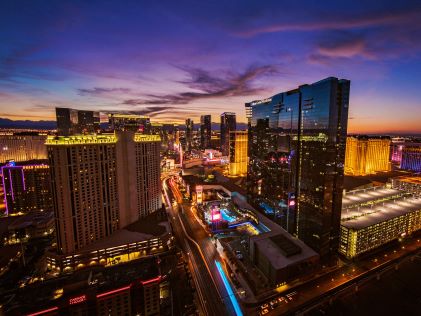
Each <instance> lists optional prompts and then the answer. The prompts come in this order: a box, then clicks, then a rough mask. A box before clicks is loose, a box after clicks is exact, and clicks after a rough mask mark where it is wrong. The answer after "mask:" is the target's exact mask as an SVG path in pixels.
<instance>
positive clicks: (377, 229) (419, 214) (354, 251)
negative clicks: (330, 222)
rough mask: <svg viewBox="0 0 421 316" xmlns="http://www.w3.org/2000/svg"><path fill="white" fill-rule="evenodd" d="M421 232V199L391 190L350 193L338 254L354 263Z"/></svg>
mask: <svg viewBox="0 0 421 316" xmlns="http://www.w3.org/2000/svg"><path fill="white" fill-rule="evenodd" d="M420 229H421V199H419V198H417V197H414V196H412V195H411V193H409V192H405V191H401V190H397V189H391V188H385V187H382V188H371V189H364V190H358V191H355V192H352V191H351V192H349V193H348V194H347V195H346V196H345V197H344V202H343V210H342V215H341V239H340V240H341V242H340V246H339V252H340V253H341V254H342V255H344V256H345V257H347V258H349V259H352V258H354V257H357V256H359V255H361V254H363V253H365V252H368V251H370V250H373V249H376V248H378V247H380V246H382V245H384V244H386V243H388V242H391V241H393V240H395V239H398V238H401V237H404V236H408V235H411V234H412V233H414V232H416V231H417V230H420Z"/></svg>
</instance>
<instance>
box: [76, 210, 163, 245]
mask: <svg viewBox="0 0 421 316" xmlns="http://www.w3.org/2000/svg"><path fill="white" fill-rule="evenodd" d="M169 232H170V227H169V223H168V221H167V219H166V218H163V217H162V216H160V213H159V211H157V212H154V213H152V214H149V215H148V216H146V217H145V218H142V219H139V220H138V221H136V222H134V223H132V224H130V225H128V226H126V227H125V228H123V229H120V230H117V231H116V232H114V233H113V234H111V235H110V236H108V237H105V238H102V239H100V240H97V241H96V242H94V243H92V244H90V245H88V246H86V247H84V248H83V249H81V250H80V251H78V252H87V251H94V250H97V249H105V248H111V247H118V246H121V245H126V244H130V243H135V242H139V241H144V240H148V239H151V238H154V237H159V236H162V235H164V234H167V233H169Z"/></svg>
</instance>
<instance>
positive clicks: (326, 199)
mask: <svg viewBox="0 0 421 316" xmlns="http://www.w3.org/2000/svg"><path fill="white" fill-rule="evenodd" d="M349 89H350V81H349V80H344V79H341V80H339V79H337V78H333V77H329V78H326V79H324V80H321V81H319V82H316V83H313V84H309V85H302V86H299V87H298V88H297V89H295V90H291V91H288V92H284V93H279V94H277V95H274V96H272V97H270V98H267V99H263V100H257V101H253V102H249V103H247V104H246V108H247V109H248V112H249V113H250V114H251V118H250V121H249V122H250V125H249V157H250V158H249V159H250V163H249V169H248V175H247V176H248V198H249V201H250V202H251V203H253V204H254V205H255V206H257V207H259V208H260V209H261V210H263V211H265V212H266V213H272V214H273V215H274V217H275V219H276V221H277V222H278V223H280V224H281V226H283V227H284V228H286V229H287V230H288V231H289V232H291V233H294V234H296V236H298V238H300V239H301V240H302V241H304V242H305V243H306V244H307V245H309V246H310V247H312V248H313V249H314V250H316V252H318V253H319V254H320V256H321V258H322V259H324V258H326V259H328V258H330V257H332V256H334V254H335V253H336V252H337V249H338V246H339V231H340V212H341V201H342V188H343V173H344V172H343V166H344V162H345V144H346V132H347V120H348V105H349Z"/></svg>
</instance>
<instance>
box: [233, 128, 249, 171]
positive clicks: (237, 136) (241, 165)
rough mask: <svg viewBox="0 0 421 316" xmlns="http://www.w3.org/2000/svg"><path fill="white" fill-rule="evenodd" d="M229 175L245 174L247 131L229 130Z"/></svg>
mask: <svg viewBox="0 0 421 316" xmlns="http://www.w3.org/2000/svg"><path fill="white" fill-rule="evenodd" d="M229 144H230V151H229V155H230V157H229V161H230V163H229V175H230V176H243V175H245V174H247V165H248V133H247V131H235V132H230V139H229Z"/></svg>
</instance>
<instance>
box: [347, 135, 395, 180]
mask: <svg viewBox="0 0 421 316" xmlns="http://www.w3.org/2000/svg"><path fill="white" fill-rule="evenodd" d="M390 143H391V142H390V138H388V137H367V136H350V137H347V139H346V153H345V174H346V175H353V176H365V175H368V174H373V173H376V172H386V171H390V170H391V163H390Z"/></svg>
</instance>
